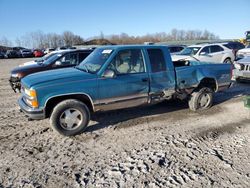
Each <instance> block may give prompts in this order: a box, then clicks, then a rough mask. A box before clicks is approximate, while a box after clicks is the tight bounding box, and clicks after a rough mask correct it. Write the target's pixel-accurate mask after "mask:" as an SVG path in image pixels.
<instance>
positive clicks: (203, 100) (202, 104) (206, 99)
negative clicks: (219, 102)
mask: <svg viewBox="0 0 250 188" xmlns="http://www.w3.org/2000/svg"><path fill="white" fill-rule="evenodd" d="M209 103H210V96H209V94H207V93H204V94H203V95H201V97H200V100H199V106H200V107H201V108H206V107H207V106H208V105H209Z"/></svg>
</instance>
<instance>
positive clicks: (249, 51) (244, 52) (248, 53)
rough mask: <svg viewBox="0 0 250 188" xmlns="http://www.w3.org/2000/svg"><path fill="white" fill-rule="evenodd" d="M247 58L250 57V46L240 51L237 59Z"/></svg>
mask: <svg viewBox="0 0 250 188" xmlns="http://www.w3.org/2000/svg"><path fill="white" fill-rule="evenodd" d="M247 56H250V45H248V46H247V47H246V48H243V49H241V50H238V52H237V58H239V59H241V58H244V57H247Z"/></svg>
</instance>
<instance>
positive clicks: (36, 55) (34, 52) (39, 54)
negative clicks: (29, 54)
mask: <svg viewBox="0 0 250 188" xmlns="http://www.w3.org/2000/svg"><path fill="white" fill-rule="evenodd" d="M33 55H34V57H42V56H44V53H43V51H42V50H40V49H35V50H33Z"/></svg>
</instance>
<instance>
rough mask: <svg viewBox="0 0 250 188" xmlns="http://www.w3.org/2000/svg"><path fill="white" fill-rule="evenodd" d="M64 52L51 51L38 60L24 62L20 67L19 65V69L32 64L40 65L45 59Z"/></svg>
mask: <svg viewBox="0 0 250 188" xmlns="http://www.w3.org/2000/svg"><path fill="white" fill-rule="evenodd" d="M64 51H65V50H60V51H53V52H51V53H49V54H46V55H45V56H43V57H41V58H39V59H35V60H33V61H28V62H25V63H23V64H21V65H19V67H23V66H27V65H32V64H37V63H40V64H41V63H42V62H44V61H46V60H47V59H49V58H50V57H51V56H52V55H54V54H56V53H61V52H64Z"/></svg>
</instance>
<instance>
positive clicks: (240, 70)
mask: <svg viewBox="0 0 250 188" xmlns="http://www.w3.org/2000/svg"><path fill="white" fill-rule="evenodd" d="M234 67H235V69H234V70H233V80H236V81H244V80H248V81H250V56H248V57H244V58H242V59H239V60H237V61H235V63H234Z"/></svg>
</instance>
